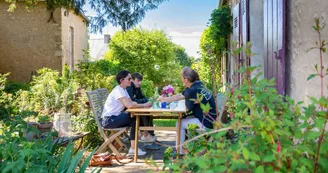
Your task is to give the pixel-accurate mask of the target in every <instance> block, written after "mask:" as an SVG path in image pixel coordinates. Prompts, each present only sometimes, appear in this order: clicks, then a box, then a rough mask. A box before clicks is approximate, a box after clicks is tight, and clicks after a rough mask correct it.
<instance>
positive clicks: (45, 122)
mask: <svg viewBox="0 0 328 173" xmlns="http://www.w3.org/2000/svg"><path fill="white" fill-rule="evenodd" d="M38 122H39V125H38V129H39V130H40V134H43V133H45V132H50V131H51V129H52V126H53V123H52V122H51V121H50V117H49V116H47V115H45V116H39V121H38Z"/></svg>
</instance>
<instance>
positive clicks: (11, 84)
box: [5, 81, 29, 94]
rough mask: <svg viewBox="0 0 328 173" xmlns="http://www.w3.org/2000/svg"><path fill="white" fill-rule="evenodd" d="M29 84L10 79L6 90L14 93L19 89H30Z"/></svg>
mask: <svg viewBox="0 0 328 173" xmlns="http://www.w3.org/2000/svg"><path fill="white" fill-rule="evenodd" d="M28 89H29V85H28V84H27V83H21V82H13V81H8V82H7V83H6V86H5V92H7V93H11V94H14V93H16V92H17V91H19V90H28Z"/></svg>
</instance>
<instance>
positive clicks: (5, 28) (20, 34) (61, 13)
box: [0, 0, 88, 82]
mask: <svg viewBox="0 0 328 173" xmlns="http://www.w3.org/2000/svg"><path fill="white" fill-rule="evenodd" d="M16 6H17V8H16V9H15V11H14V12H13V13H10V12H7V10H8V7H9V3H7V2H5V1H3V0H0V73H8V72H10V73H11V75H10V76H9V79H10V80H13V81H19V82H28V81H30V80H31V76H32V74H35V72H36V70H38V69H41V68H43V67H48V68H51V69H54V70H59V71H61V69H62V67H63V65H64V64H69V63H68V57H69V51H68V50H69V28H70V27H72V28H74V41H73V42H74V44H73V45H74V64H75V65H74V67H76V63H78V61H79V60H80V59H82V57H83V54H84V53H83V50H85V49H87V47H88V46H87V45H88V29H87V28H88V27H87V25H86V22H87V21H86V19H85V18H84V17H83V16H81V15H75V14H74V13H73V11H70V12H69V13H68V12H67V11H66V10H65V9H56V10H55V11H54V13H53V19H54V21H55V22H54V21H50V22H48V20H49V18H50V11H47V9H46V5H45V3H44V2H38V4H37V5H36V6H35V7H32V8H31V9H30V11H27V10H26V8H25V7H26V5H25V4H24V3H22V2H17V5H16Z"/></svg>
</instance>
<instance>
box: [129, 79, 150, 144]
mask: <svg viewBox="0 0 328 173" xmlns="http://www.w3.org/2000/svg"><path fill="white" fill-rule="evenodd" d="M131 77H132V82H131V86H130V87H128V88H126V90H127V92H128V94H129V96H130V98H131V100H132V101H134V102H137V103H138V104H142V103H147V102H148V99H147V98H146V97H145V96H144V95H143V94H142V91H141V84H142V80H143V76H142V75H141V74H139V73H133V74H132V75H131ZM141 121H142V124H143V125H144V126H153V119H152V117H151V116H141ZM148 133H149V134H150V135H151V137H149V138H155V140H156V136H155V134H154V131H149V132H148ZM141 140H143V136H142V137H141Z"/></svg>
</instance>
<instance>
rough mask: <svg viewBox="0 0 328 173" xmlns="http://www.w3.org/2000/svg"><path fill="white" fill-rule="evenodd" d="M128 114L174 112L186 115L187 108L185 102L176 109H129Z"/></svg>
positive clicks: (181, 102) (179, 103) (180, 102)
mask: <svg viewBox="0 0 328 173" xmlns="http://www.w3.org/2000/svg"><path fill="white" fill-rule="evenodd" d="M126 111H127V112H154V113H156V112H167V113H169V112H172V113H185V112H186V106H185V102H184V101H179V102H178V105H177V106H176V107H175V108H173V109H172V108H158V109H153V108H152V107H149V108H131V109H127V110H126Z"/></svg>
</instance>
